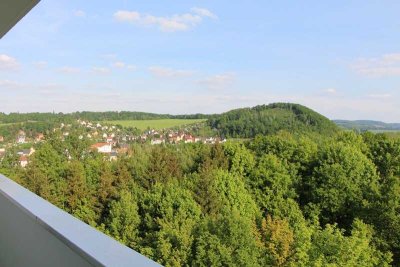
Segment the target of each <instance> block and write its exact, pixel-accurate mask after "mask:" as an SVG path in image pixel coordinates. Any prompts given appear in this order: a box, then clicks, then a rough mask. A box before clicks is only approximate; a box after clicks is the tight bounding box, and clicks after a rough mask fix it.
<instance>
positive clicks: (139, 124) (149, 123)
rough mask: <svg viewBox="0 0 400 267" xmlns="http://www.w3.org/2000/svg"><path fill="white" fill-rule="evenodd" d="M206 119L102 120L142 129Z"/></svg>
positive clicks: (187, 123)
mask: <svg viewBox="0 0 400 267" xmlns="http://www.w3.org/2000/svg"><path fill="white" fill-rule="evenodd" d="M204 121H206V119H163V120H126V121H125V120H123V121H102V122H101V123H106V124H111V125H118V124H119V125H122V126H123V127H136V128H138V129H140V130H146V129H147V128H150V129H156V130H160V129H167V128H174V127H178V126H183V125H189V124H195V123H199V122H204Z"/></svg>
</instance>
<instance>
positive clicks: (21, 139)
mask: <svg viewBox="0 0 400 267" xmlns="http://www.w3.org/2000/svg"><path fill="white" fill-rule="evenodd" d="M17 143H18V144H25V143H26V135H25V132H24V131H19V133H18V136H17Z"/></svg>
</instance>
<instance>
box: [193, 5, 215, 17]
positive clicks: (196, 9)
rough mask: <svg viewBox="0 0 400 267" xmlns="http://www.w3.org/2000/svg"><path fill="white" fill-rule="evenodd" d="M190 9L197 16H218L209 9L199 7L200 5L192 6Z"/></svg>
mask: <svg viewBox="0 0 400 267" xmlns="http://www.w3.org/2000/svg"><path fill="white" fill-rule="evenodd" d="M191 11H192V12H193V13H195V14H197V15H199V16H202V17H209V18H213V19H217V18H218V17H217V16H216V15H215V14H214V13H212V12H211V11H210V10H208V9H205V8H200V7H193V8H192V9H191Z"/></svg>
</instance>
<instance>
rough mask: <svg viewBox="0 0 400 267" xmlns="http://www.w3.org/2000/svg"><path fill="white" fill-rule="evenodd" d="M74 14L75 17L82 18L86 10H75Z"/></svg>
mask: <svg viewBox="0 0 400 267" xmlns="http://www.w3.org/2000/svg"><path fill="white" fill-rule="evenodd" d="M74 15H75V17H80V18H84V17H86V12H85V11H83V10H75V11H74Z"/></svg>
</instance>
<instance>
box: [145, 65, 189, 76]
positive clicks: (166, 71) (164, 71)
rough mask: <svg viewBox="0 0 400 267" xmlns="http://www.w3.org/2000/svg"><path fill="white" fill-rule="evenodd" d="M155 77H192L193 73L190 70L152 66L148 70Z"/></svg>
mask: <svg viewBox="0 0 400 267" xmlns="http://www.w3.org/2000/svg"><path fill="white" fill-rule="evenodd" d="M148 70H149V71H150V72H151V73H152V74H153V75H154V76H156V77H164V78H175V77H187V76H191V75H193V73H194V72H193V71H190V70H175V69H171V68H164V67H160V66H152V67H149V69H148Z"/></svg>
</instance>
